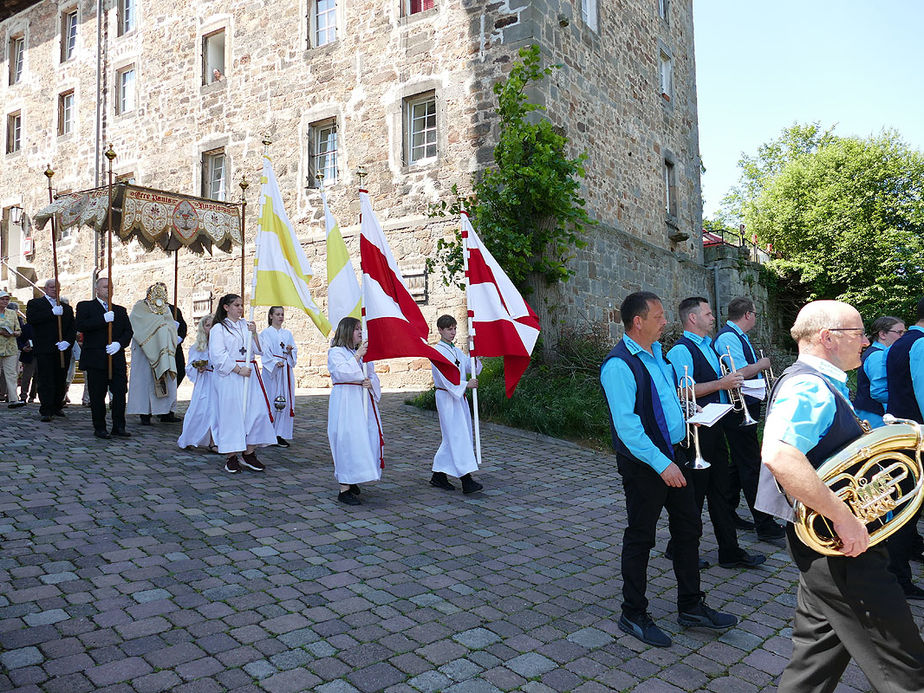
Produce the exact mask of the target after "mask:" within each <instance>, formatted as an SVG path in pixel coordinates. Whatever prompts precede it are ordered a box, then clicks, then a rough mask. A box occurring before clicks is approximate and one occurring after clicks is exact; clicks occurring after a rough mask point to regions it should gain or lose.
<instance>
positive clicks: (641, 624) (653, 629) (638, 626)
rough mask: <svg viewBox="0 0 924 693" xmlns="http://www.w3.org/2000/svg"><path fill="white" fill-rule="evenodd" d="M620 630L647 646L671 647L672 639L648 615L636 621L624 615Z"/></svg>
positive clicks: (620, 622)
mask: <svg viewBox="0 0 924 693" xmlns="http://www.w3.org/2000/svg"><path fill="white" fill-rule="evenodd" d="M619 630H621V631H622V632H623V633H628V634H629V635H631V636H632V637H633V638H636V639H638V640H641V641H642V642H643V643H645V644H646V645H654V646H655V647H670V646H671V639H670V638H669V637H668V636H667V633H665V632H664V631H663V630H661V629H660V628H658V627H657V626H656V625H655V622H654V621H652V620H651V616H649V615H648V614H643V615H642V617H641V618H635V619H631V618H629V617H628V616H626V615H625V614H623V615H622V616H620V617H619Z"/></svg>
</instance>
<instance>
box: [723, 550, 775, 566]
mask: <svg viewBox="0 0 924 693" xmlns="http://www.w3.org/2000/svg"><path fill="white" fill-rule="evenodd" d="M766 561H767V557H766V556H764V555H763V554H762V553H748V552H747V551H745V550H744V549H742V550H741V554H740V555H739V556H738V558H736V559H735V560H733V561H722V560H720V561H719V565H720V566H722V567H723V568H755V567H757V566H759V565H760V564H761V563H766Z"/></svg>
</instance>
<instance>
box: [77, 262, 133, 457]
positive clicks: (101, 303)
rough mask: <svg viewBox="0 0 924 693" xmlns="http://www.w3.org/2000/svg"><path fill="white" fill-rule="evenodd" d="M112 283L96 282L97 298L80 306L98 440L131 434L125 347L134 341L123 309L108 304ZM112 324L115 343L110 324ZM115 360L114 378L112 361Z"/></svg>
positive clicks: (83, 352)
mask: <svg viewBox="0 0 924 693" xmlns="http://www.w3.org/2000/svg"><path fill="white" fill-rule="evenodd" d="M108 300H109V280H108V279H107V278H106V277H100V278H99V279H98V280H97V281H96V298H95V299H93V300H92V301H81V302H80V303H78V304H77V329H78V330H79V331H80V332H83V346H82V347H81V351H80V364H79V366H80V370H82V371H85V372H86V377H87V391H88V392H89V393H90V411H91V412H92V415H93V435H95V436H96V437H97V438H104V439H105V438H111V437H112V436H119V437H122V438H127V437H128V436H130V435H131V434H130V433H129V432H128V431H126V430H125V392H126V390H127V389H128V377H127V371H126V367H125V347H126V346H128V344H129V343H130V342H131V339H132V325H131V323H130V322H129V320H128V313H127V312H126V311H125V308H124V307H122V306H117V305H115V304H111V305H109V304H107V301H108ZM110 323H111V324H112V341H110V340H109V324H110ZM110 357H111V358H112V378H110V377H109V359H110ZM107 390H108V391H109V392H111V393H112V434H111V435H110V433H109V432H108V431H107V430H106V391H107Z"/></svg>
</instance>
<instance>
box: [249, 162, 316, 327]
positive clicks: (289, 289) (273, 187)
mask: <svg viewBox="0 0 924 693" xmlns="http://www.w3.org/2000/svg"><path fill="white" fill-rule="evenodd" d="M260 183H261V188H260V231H259V233H258V234H257V250H256V254H255V256H254V260H253V265H254V267H253V269H254V279H253V283H254V289H253V300H252V301H251V305H255V306H291V307H292V308H300V309H302V310H303V311H305V312H306V313H307V314H308V317H310V318H311V321H312V322H313V323H314V324H315V325H316V326H317V328H318V329H319V330H321V333H322V334H323V335H324V336H325V337H326V336H327V335H329V334H330V330H331V328H330V322H328V320H327V318H326V317H325V316H324V313H322V312H321V309H320V308H318V306H317V304H316V303H315V302H314V299H312V298H311V294H310V293H309V291H308V282H310V281H311V277H312V276H313V275H314V273H313V272H312V271H311V265H310V264H308V258H307V257H306V256H305V251H304V249H302V246H301V244H300V243H299V242H298V238H296V236H295V230H294V229H293V228H292V224H291V222H289V217H288V215H287V214H286V210H285V208H284V207H283V206H282V195H281V194H280V192H279V183H277V182H276V176H275V174H274V173H273V165H272V163H271V162H270V159H269V157H268V156H264V157H263V177H262V178H261V180H260Z"/></svg>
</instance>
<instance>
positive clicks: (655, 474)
mask: <svg viewBox="0 0 924 693" xmlns="http://www.w3.org/2000/svg"><path fill="white" fill-rule="evenodd" d="M620 314H621V317H622V323H623V327H624V329H625V335H624V336H623V338H622V339H621V340H620V342H619V343H618V344H617V345H616V347H615V348H613V350H612V351H610V353H609V354H608V355H607V357H606V358H605V359H604V361H603V365H602V366H601V367H600V382H601V384H602V386H603V391H604V393H605V395H606V402H607V405H608V407H609V412H610V424H611V432H612V439H613V447H614V449H615V450H616V464H617V467H618V469H619V473H620V474H621V475H622V481H623V488H624V489H625V492H626V511H627V515H628V526H627V527H626V530H625V534H624V535H623V547H622V580H623V603H622V616H621V617H620V619H619V628H620V629H621V630H622V631H624V632H626V633H629V634H630V635H632V636H634V637H636V638H638V639H639V640H641V641H642V642H645V643H648V644H649V645H655V646H657V647H668V646H670V644H671V639H670V638H669V637H668V636H667V635H666V634H665V633H664V631H662V630H661V629H660V628H658V626H657V625H656V624H655V622H654V621H653V620H652V618H651V616H650V615H649V613H648V599H647V598H646V597H645V591H646V587H647V571H648V558H649V555H650V553H651V549H652V548H653V547H654V545H655V529H656V527H657V524H658V518H659V517H660V515H661V510H662V509H664V508H667V514H668V521H669V527H670V533H671V538H672V539H673V541H674V556H673V564H674V575H675V576H676V578H677V608H678V611H679V612H680V613H679V616H678V618H677V621H678V622H679V623H680V624H681V625H684V626H701V627H705V628H711V629H713V630H725V629H727V628H730V627H732V626H734V625H735V624H737V623H738V619H737V618H736V617H735V616H733V615H731V614H724V613H720V612H718V611H715V610H714V609H712V608H710V607H709V606H707V605H706V602H705V599H704V595H703V593H702V592H701V591H700V579H699V568H698V566H697V562H698V560H699V537H700V535H701V534H702V523H701V522H700V518H699V513H698V512H697V509H696V499H695V496H694V493H693V483H692V471H691V470H690V469H689V465H688V453H687V450H686V449H685V448H684V447H682V446H681V445H680V443H681V441H683V440H684V437H685V422H684V418H683V412H682V411H681V409H680V400H679V399H678V397H677V382H676V380H675V379H674V371H673V370H672V369H671V366H670V364H668V363H667V361H665V360H664V356H663V354H662V351H661V344H660V343H659V342H658V339H659V338H660V337H661V334H662V333H663V332H664V327H665V325H666V324H667V321H666V320H665V318H664V306H663V305H662V304H661V300H660V299H659V298H658V297H657V296H656V295H655V294H653V293H651V292H647V291H640V292H636V293H634V294H630V295H629V296H627V297H626V299H625V300H624V301H623V302H622V305H621V307H620Z"/></svg>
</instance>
